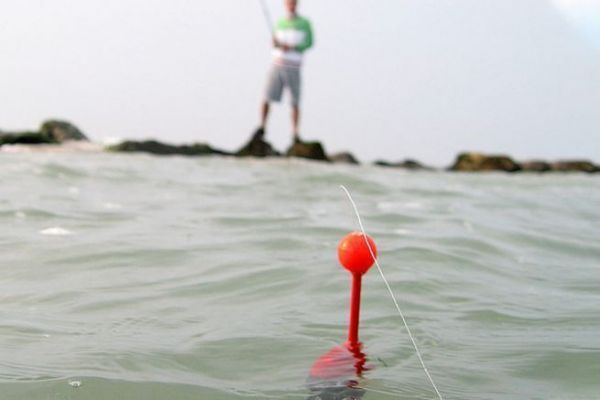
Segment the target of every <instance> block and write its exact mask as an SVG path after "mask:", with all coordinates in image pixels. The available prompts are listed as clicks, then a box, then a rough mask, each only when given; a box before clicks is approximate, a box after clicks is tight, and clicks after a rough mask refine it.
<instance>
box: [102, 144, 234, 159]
mask: <svg viewBox="0 0 600 400" xmlns="http://www.w3.org/2000/svg"><path fill="white" fill-rule="evenodd" d="M106 150H108V151H113V152H124V153H149V154H156V155H162V156H168V155H182V156H208V155H230V153H227V152H225V151H222V150H217V149H213V148H212V147H210V146H209V145H207V144H204V143H193V144H191V145H181V146H177V145H172V144H167V143H162V142H159V141H156V140H145V141H132V140H128V141H125V142H121V143H119V144H116V145H112V146H107V147H106Z"/></svg>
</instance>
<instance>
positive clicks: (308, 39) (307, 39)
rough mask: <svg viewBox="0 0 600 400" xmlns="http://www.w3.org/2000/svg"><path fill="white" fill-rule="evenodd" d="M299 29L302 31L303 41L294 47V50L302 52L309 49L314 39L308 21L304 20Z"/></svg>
mask: <svg viewBox="0 0 600 400" xmlns="http://www.w3.org/2000/svg"><path fill="white" fill-rule="evenodd" d="M301 29H302V30H303V31H304V40H303V41H302V43H300V44H299V45H298V46H296V48H295V50H297V51H299V52H304V51H306V50H308V49H310V48H311V47H312V46H313V44H314V37H313V31H312V27H311V26H310V22H308V20H304V21H303V24H302V27H301Z"/></svg>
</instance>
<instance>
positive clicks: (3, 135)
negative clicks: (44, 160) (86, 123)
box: [0, 120, 88, 146]
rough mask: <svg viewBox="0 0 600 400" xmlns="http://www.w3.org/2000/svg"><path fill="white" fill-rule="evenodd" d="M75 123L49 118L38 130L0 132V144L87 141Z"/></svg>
mask: <svg viewBox="0 0 600 400" xmlns="http://www.w3.org/2000/svg"><path fill="white" fill-rule="evenodd" d="M87 140H88V139H87V137H86V136H85V135H84V134H83V132H81V131H80V130H79V129H78V128H77V127H76V126H75V125H73V124H71V123H69V122H66V121H59V120H49V121H46V122H44V123H43V124H42V126H41V127H40V129H39V130H38V131H24V132H0V146H2V145H6V144H11V145H12V144H60V143H64V142H67V141H87Z"/></svg>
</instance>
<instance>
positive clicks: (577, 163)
mask: <svg viewBox="0 0 600 400" xmlns="http://www.w3.org/2000/svg"><path fill="white" fill-rule="evenodd" d="M11 149H12V151H13V152H14V150H15V149H29V150H32V151H33V149H36V150H37V149H39V150H41V151H44V150H46V151H53V152H73V151H81V152H118V153H147V154H153V155H158V156H167V155H183V156H189V157H194V156H210V155H216V156H224V157H239V158H243V157H252V158H269V157H297V158H303V159H308V160H314V161H320V162H324V163H335V164H351V165H359V164H361V162H360V161H359V160H358V159H357V158H356V157H355V156H354V155H353V154H352V153H349V152H341V153H336V154H331V155H329V154H327V152H326V151H325V147H324V146H323V145H322V144H321V143H320V142H297V143H294V144H293V145H292V146H290V148H289V149H287V151H286V152H285V153H282V152H279V151H278V150H276V149H274V148H273V146H272V145H271V144H270V143H269V142H267V141H265V140H264V139H263V138H262V137H251V138H250V139H249V140H248V142H247V143H245V144H244V145H243V146H241V147H240V149H238V150H236V151H226V150H221V149H217V148H214V147H212V146H211V145H209V144H206V143H192V144H188V145H173V144H169V143H165V142H160V141H157V140H141V141H133V140H124V141H122V142H119V143H116V144H113V145H108V146H103V145H100V144H95V143H92V142H90V141H89V139H88V138H87V136H86V135H85V134H84V133H83V132H82V131H81V130H79V129H78V128H77V127H76V126H75V125H73V124H71V123H70V122H67V121H62V120H48V121H45V122H44V123H43V124H42V125H41V126H40V128H39V129H38V130H37V131H25V132H4V131H1V130H0V152H3V153H6V152H11ZM373 165H376V166H380V167H383V168H396V169H404V170H411V171H452V172H493V171H501V172H509V173H516V172H528V173H549V172H582V173H588V174H594V173H600V165H599V164H595V163H594V162H592V161H589V160H585V159H581V160H579V159H572V160H559V161H547V160H528V161H517V160H515V159H513V158H512V157H510V156H508V155H503V154H483V153H478V152H464V153H460V154H458V155H457V156H456V158H455V161H454V163H453V164H452V165H450V166H448V167H446V168H434V167H430V166H427V165H425V164H423V163H421V162H419V161H416V160H412V159H406V160H403V161H386V160H378V161H375V162H374V163H373Z"/></svg>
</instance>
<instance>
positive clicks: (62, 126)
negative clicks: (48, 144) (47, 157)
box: [40, 120, 88, 143]
mask: <svg viewBox="0 0 600 400" xmlns="http://www.w3.org/2000/svg"><path fill="white" fill-rule="evenodd" d="M40 133H41V134H42V135H44V136H47V137H50V138H52V139H53V140H54V141H56V142H58V143H62V142H66V141H68V140H85V141H87V140H88V138H87V137H86V136H85V135H84V134H83V132H81V131H80V130H79V129H78V128H77V127H76V126H75V125H73V124H71V123H69V122H66V121H59V120H49V121H46V122H44V123H43V124H42V126H41V127H40Z"/></svg>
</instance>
